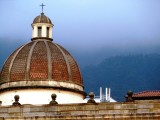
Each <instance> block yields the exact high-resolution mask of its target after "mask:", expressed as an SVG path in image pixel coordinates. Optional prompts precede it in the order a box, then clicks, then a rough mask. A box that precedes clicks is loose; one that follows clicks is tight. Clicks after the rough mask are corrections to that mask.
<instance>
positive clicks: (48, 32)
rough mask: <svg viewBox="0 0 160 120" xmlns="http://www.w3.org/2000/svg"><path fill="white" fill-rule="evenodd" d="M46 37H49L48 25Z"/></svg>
mask: <svg viewBox="0 0 160 120" xmlns="http://www.w3.org/2000/svg"><path fill="white" fill-rule="evenodd" d="M47 37H49V27H47Z"/></svg>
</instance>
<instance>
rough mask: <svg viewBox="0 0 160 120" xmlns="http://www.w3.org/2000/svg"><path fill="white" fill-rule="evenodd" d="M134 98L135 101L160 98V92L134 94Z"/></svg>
mask: <svg viewBox="0 0 160 120" xmlns="http://www.w3.org/2000/svg"><path fill="white" fill-rule="evenodd" d="M133 98H134V99H139V98H143V99H145V98H146V99H147V98H160V90H150V91H142V92H139V93H134V94H133Z"/></svg>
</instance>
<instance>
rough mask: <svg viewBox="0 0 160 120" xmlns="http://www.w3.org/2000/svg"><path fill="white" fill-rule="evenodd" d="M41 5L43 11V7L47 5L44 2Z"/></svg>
mask: <svg viewBox="0 0 160 120" xmlns="http://www.w3.org/2000/svg"><path fill="white" fill-rule="evenodd" d="M40 6H41V7H42V12H43V7H44V6H46V5H43V3H42V5H40Z"/></svg>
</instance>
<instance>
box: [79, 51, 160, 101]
mask: <svg viewBox="0 0 160 120" xmlns="http://www.w3.org/2000/svg"><path fill="white" fill-rule="evenodd" d="M82 75H83V79H84V84H85V91H86V92H87V93H88V92H90V91H94V92H95V93H96V95H99V87H100V86H102V87H103V88H106V87H110V88H111V96H112V97H113V98H114V99H116V100H118V101H124V95H125V94H126V92H127V91H128V90H132V91H133V92H139V91H143V90H157V89H159V90H160V55H159V54H149V55H127V56H115V57H110V58H107V59H105V60H104V61H103V62H101V63H100V64H98V65H95V66H86V67H84V68H83V69H82Z"/></svg>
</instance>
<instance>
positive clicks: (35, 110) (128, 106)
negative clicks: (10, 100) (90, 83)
mask: <svg viewBox="0 0 160 120" xmlns="http://www.w3.org/2000/svg"><path fill="white" fill-rule="evenodd" d="M0 120H160V101H148V102H142V101H140V102H134V103H126V102H124V103H123V102H121V103H120V102H117V103H98V104H88V103H84V104H63V105H62V104H58V105H54V106H51V105H39V106H35V105H22V106H0Z"/></svg>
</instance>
